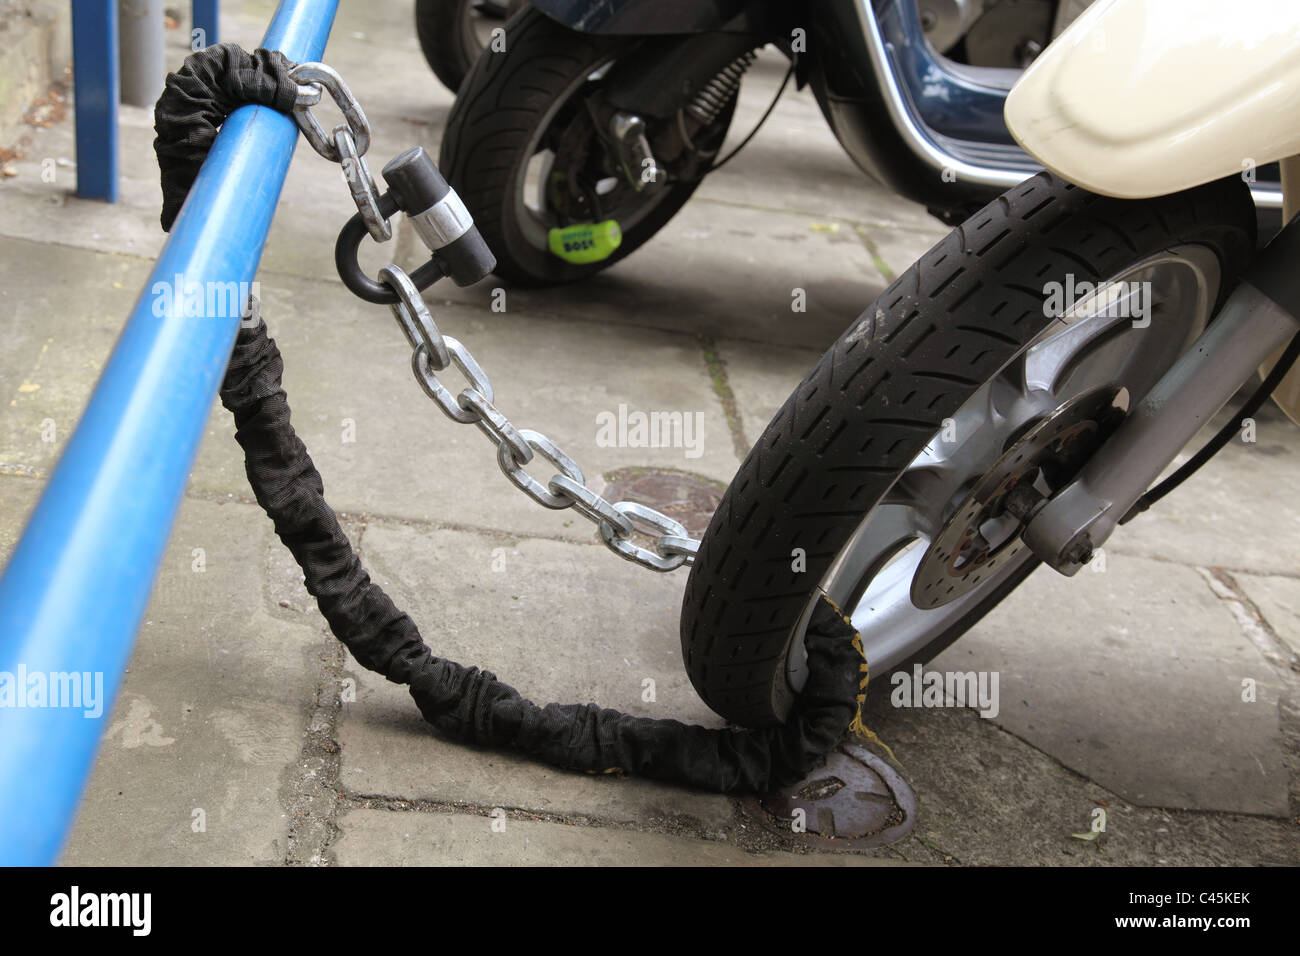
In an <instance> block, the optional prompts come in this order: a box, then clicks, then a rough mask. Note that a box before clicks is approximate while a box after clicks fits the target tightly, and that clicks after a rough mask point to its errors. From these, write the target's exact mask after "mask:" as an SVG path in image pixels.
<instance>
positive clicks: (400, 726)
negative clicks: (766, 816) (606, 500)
mask: <svg viewBox="0 0 1300 956" xmlns="http://www.w3.org/2000/svg"><path fill="white" fill-rule="evenodd" d="M363 549H364V555H365V557H364V560H365V563H366V565H367V567H368V568H369V570H370V572H371V575H372V577H373V578H374V579H375V580H376V581H377V582H379V584H380V585H381V586H382V587H383V588H384V589H385V590H387V591H388V593H389V594H390V595H391V596H392V597H393V599H394V601H396V602H397V604H398V606H399V607H401V608H402V609H404V610H406V611H407V612H408V613H409V614H410V615H411V616H412V618H413V619H414V620H415V622H416V624H417V625H419V626H420V627H421V628H422V630H423V633H424V637H425V641H426V642H427V643H428V644H429V645H430V646H431V647H432V648H433V650H434V653H435V654H437V655H439V656H440V657H446V658H450V659H451V660H455V661H458V662H460V663H462V664H466V665H476V666H479V667H483V668H486V669H488V670H491V671H493V672H494V673H496V675H497V676H498V677H499V678H500V679H501V680H503V681H505V682H506V683H508V684H510V685H512V686H514V687H515V688H516V689H517V690H519V692H520V693H522V694H523V695H524V696H525V697H528V698H529V699H531V700H533V701H534V702H536V703H539V704H544V703H547V702H551V701H557V702H561V703H570V702H579V703H585V702H588V701H593V702H596V703H598V704H600V705H601V706H603V707H612V708H615V709H618V710H622V711H625V712H627V713H631V714H634V715H637V716H646V717H661V718H663V717H671V718H674V719H677V720H682V721H685V722H687V723H697V724H702V725H704V726H709V727H720V726H722V725H723V721H722V720H721V719H720V718H719V717H717V716H716V715H715V714H713V713H712V712H711V711H710V710H709V709H708V708H707V707H706V706H705V705H704V703H703V702H702V701H701V700H700V699H699V697H698V696H697V695H696V694H695V691H694V690H693V689H692V688H691V686H690V682H689V680H688V679H687V677H686V675H685V672H684V671H683V668H682V665H681V650H680V645H679V643H678V637H677V619H678V608H679V605H680V601H681V591H682V588H683V587H684V585H685V576H684V574H665V575H660V574H654V573H651V572H647V571H644V570H642V569H640V568H636V567H634V566H632V565H630V564H628V563H626V562H624V561H621V560H619V559H618V558H616V557H615V556H614V555H612V554H610V553H609V552H607V551H606V549H605V548H603V547H595V546H589V545H588V546H583V545H576V544H569V543H562V542H556V541H547V540H535V539H534V540H514V541H512V540H510V539H507V538H501V537H497V536H485V535H475V534H470V533H466V532H460V531H445V530H444V531H433V532H423V531H420V530H418V529H412V528H408V527H403V526H391V525H388V524H375V523H371V524H370V525H369V526H368V527H367V529H366V532H365V535H364V538H363ZM494 566H495V567H499V568H500V569H501V570H499V571H496V570H493V568H494ZM348 675H349V676H351V677H353V678H354V679H355V680H356V681H357V700H356V701H355V702H354V703H347V704H344V705H343V709H342V712H341V715H340V718H339V730H338V736H339V741H340V744H341V745H342V747H343V760H342V765H341V770H340V776H339V779H340V784H341V786H342V787H344V788H345V790H346V791H347V792H350V793H353V794H362V795H378V796H384V797H389V798H398V799H407V800H433V801H440V802H454V801H457V800H463V801H468V802H470V803H474V804H480V805H492V806H498V805H499V806H505V807H512V808H520V809H526V810H533V811H543V812H548V813H563V814H579V815H586V816H592V817H599V818H602V819H610V820H623V821H634V822H640V823H648V822H650V821H654V820H660V821H662V820H670V819H685V820H691V821H695V822H697V823H698V824H700V825H703V826H706V827H725V826H726V825H727V824H728V823H729V821H730V820H731V818H732V807H731V803H730V801H729V800H728V799H727V798H726V797H723V796H719V795H716V794H705V793H693V792H690V791H687V790H683V789H681V788H677V787H667V786H663V785H660V784H657V783H654V782H652V781H648V780H643V779H640V778H628V779H607V778H602V777H594V776H590V775H587V774H578V773H567V772H563V771H558V770H554V769H551V768H548V767H545V766H542V765H540V764H538V763H536V762H535V761H531V760H525V759H521V758H519V757H517V756H514V755H511V754H508V753H503V752H499V751H496V752H493V751H486V750H482V749H477V748H467V747H464V746H461V745H459V744H452V743H449V742H447V741H444V740H441V739H439V738H437V737H435V736H434V735H433V733H432V731H431V730H430V729H429V728H428V727H427V725H425V724H424V723H423V721H422V719H421V717H420V715H419V712H418V711H417V710H416V708H415V705H414V703H413V702H412V701H411V699H410V696H409V694H408V693H407V691H406V689H405V688H403V687H398V686H396V685H394V684H390V683H388V682H387V681H385V680H384V679H383V678H381V677H378V675H374V674H371V673H368V672H363V671H361V669H360V668H358V667H357V666H356V665H355V664H354V663H351V662H349V666H348ZM650 698H653V699H650Z"/></svg>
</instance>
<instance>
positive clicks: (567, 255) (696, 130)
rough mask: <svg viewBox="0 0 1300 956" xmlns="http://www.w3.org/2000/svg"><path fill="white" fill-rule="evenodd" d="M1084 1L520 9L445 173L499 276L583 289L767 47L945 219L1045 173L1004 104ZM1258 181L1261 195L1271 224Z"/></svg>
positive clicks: (881, 0)
mask: <svg viewBox="0 0 1300 956" xmlns="http://www.w3.org/2000/svg"><path fill="white" fill-rule="evenodd" d="M1084 6H1086V3H1084V2H1082V0H919V2H918V0H822V2H818V3H814V4H807V5H795V4H785V3H773V2H756V0H717V2H713V3H702V4H687V5H683V4H661V3H655V2H653V0H600V2H593V0H533V3H532V5H531V8H528V9H524V10H522V11H521V12H520V13H519V15H518V16H516V17H514V18H512V19H511V21H510V22H509V23H508V24H507V26H506V27H505V36H504V41H505V42H504V46H505V49H504V50H503V51H502V52H499V53H492V54H490V55H485V56H482V57H481V58H480V59H479V60H478V61H477V63H476V64H475V65H474V68H473V69H472V70H471V71H470V74H469V75H468V76H467V77H466V79H465V82H464V85H463V87H462V88H461V89H460V93H459V95H458V97H457V100H456V105H455V107H454V108H453V110H452V112H451V115H450V117H449V118H448V124H447V130H446V133H445V135H444V137H443V142H442V151H441V158H440V166H441V168H442V169H443V171H444V172H445V173H446V175H447V177H448V179H449V180H450V181H451V182H452V184H453V185H454V186H455V188H456V189H457V191H458V192H459V194H460V195H461V196H462V197H463V198H464V200H465V202H466V204H467V205H468V207H469V209H470V211H471V212H472V213H473V215H474V218H475V221H476V222H477V223H478V225H479V228H480V229H481V230H482V232H483V235H484V237H485V238H486V239H487V241H488V243H489V245H490V246H491V248H492V250H493V251H494V252H495V253H496V256H497V261H498V266H497V274H498V275H499V276H501V277H502V278H503V279H505V280H507V281H509V282H512V283H515V284H519V285H547V284H554V283H561V282H568V281H573V280H575V279H580V278H583V277H584V276H588V275H591V274H592V273H594V272H597V271H599V270H601V269H604V268H607V267H609V266H610V265H611V264H613V263H615V262H617V261H619V260H620V259H621V258H623V257H625V256H627V255H628V254H630V253H631V252H632V251H634V250H635V249H636V248H638V247H639V246H640V245H642V244H643V243H644V242H646V241H647V240H648V239H650V237H651V236H653V235H654V234H655V233H656V232H657V231H658V230H659V229H660V228H662V227H663V226H664V224H665V223H667V222H668V221H669V220H670V219H671V218H672V216H673V215H674V214H675V213H676V212H677V210H678V209H680V208H681V206H682V205H683V204H684V203H685V202H686V201H687V199H688V198H689V197H690V195H691V194H692V193H693V192H694V190H695V189H696V188H697V187H698V185H699V183H700V181H701V180H702V179H703V178H704V177H705V176H707V175H708V174H709V173H710V172H711V171H712V170H714V169H715V168H716V167H717V165H718V164H719V163H720V162H721V161H723V160H725V158H726V157H725V156H720V155H719V151H720V148H721V147H722V144H723V140H724V138H725V137H726V135H727V132H728V128H729V126H730V124H731V119H732V115H733V113H734V110H735V106H736V97H737V93H738V90H739V87H740V85H741V83H742V81H743V79H744V77H745V75H746V71H747V70H748V69H749V67H750V66H751V65H752V63H753V62H754V59H755V57H756V51H757V50H758V49H759V48H761V47H763V46H765V45H767V44H771V45H773V46H775V47H776V48H777V49H779V50H780V51H781V52H782V53H783V54H785V56H787V57H788V58H790V60H791V69H792V72H793V76H794V79H795V80H796V82H797V83H798V84H799V85H800V86H801V87H802V86H805V85H806V86H810V87H811V88H812V91H813V93H814V95H815V96H816V98H817V102H818V105H819V106H820V108H821V111H822V113H823V115H824V116H825V117H826V120H827V122H828V123H829V124H830V127H831V129H832V130H833V131H834V134H835V136H836V137H837V138H838V140H839V142H840V143H841V144H842V145H843V147H844V149H845V151H846V152H847V153H848V154H849V155H850V156H851V157H852V158H853V159H854V161H855V162H856V163H857V164H858V165H859V166H860V167H861V168H862V169H863V170H864V171H865V172H866V173H868V174H869V175H870V176H871V177H872V178H874V179H876V180H877V181H879V182H881V183H883V184H884V185H885V186H887V187H889V188H890V189H892V190H894V191H895V192H898V193H899V194H901V195H903V196H905V197H907V198H908V199H912V200H914V201H916V202H919V203H922V204H923V205H925V206H926V207H927V208H928V209H929V210H930V211H931V212H932V213H933V214H934V215H936V216H938V217H939V218H940V219H941V220H942V221H944V222H946V223H948V224H955V223H958V222H961V221H962V220H964V219H965V218H966V217H967V216H969V215H970V214H971V213H972V212H973V211H974V210H976V209H978V208H980V207H981V206H983V205H984V204H985V203H986V202H988V201H989V200H990V199H992V198H994V197H995V196H997V195H998V194H999V193H1001V192H1002V191H1003V190H1005V189H1007V188H1008V187H1010V186H1012V185H1015V184H1016V183H1019V182H1021V181H1022V180H1024V179H1025V177H1027V176H1030V175H1032V174H1033V173H1034V172H1036V171H1037V170H1038V169H1039V168H1040V167H1039V164H1038V163H1037V162H1036V161H1035V160H1034V159H1033V157H1031V156H1029V155H1027V154H1026V153H1025V152H1024V150H1022V149H1021V148H1020V147H1019V146H1018V145H1017V144H1016V142H1015V141H1014V139H1013V137H1012V135H1011V133H1010V132H1009V131H1008V130H1007V128H1006V124H1005V123H1004V122H1003V119H1002V108H1003V104H1004V103H1005V101H1006V97H1007V93H1008V91H1009V90H1010V89H1011V87H1012V84H1013V83H1014V82H1015V81H1016V79H1017V78H1018V77H1019V76H1020V73H1021V70H1022V68H1023V67H1025V66H1026V65H1028V64H1030V63H1032V62H1033V61H1034V58H1035V57H1036V56H1037V55H1038V54H1039V52H1040V51H1041V50H1042V49H1043V48H1044V47H1045V46H1046V45H1047V44H1048V42H1049V41H1050V40H1051V37H1052V36H1053V35H1055V34H1056V33H1058V32H1059V31H1060V30H1061V29H1063V28H1064V26H1065V25H1066V24H1067V23H1068V22H1070V20H1071V19H1072V18H1073V17H1075V16H1076V15H1077V14H1078V13H1079V11H1080V9H1081V8H1082V7H1084ZM1219 18H1221V15H1220V17H1219ZM1216 19H1218V18H1216ZM742 145H743V144H742ZM1267 173H1268V170H1266V169H1264V168H1261V169H1260V170H1259V171H1258V175H1259V183H1258V184H1257V186H1256V189H1255V192H1256V199H1257V202H1259V203H1260V205H1261V206H1263V207H1265V208H1267V209H1270V210H1276V209H1278V208H1280V205H1281V193H1280V191H1279V190H1278V188H1277V185H1276V183H1271V182H1268V181H1267V180H1268V175H1267Z"/></svg>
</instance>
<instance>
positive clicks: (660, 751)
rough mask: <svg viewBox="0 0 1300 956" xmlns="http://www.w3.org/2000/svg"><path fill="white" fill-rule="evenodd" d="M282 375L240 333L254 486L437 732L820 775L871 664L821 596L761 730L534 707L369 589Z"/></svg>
mask: <svg viewBox="0 0 1300 956" xmlns="http://www.w3.org/2000/svg"><path fill="white" fill-rule="evenodd" d="M283 370H284V363H283V361H282V359H281V357H280V352H279V350H278V349H277V348H276V346H275V342H274V341H272V340H271V339H270V338H269V337H268V336H267V334H266V326H265V324H264V323H261V322H259V323H258V325H257V326H256V327H255V328H251V329H250V328H243V329H241V330H240V332H239V337H238V340H237V341H236V344H235V350H234V354H233V356H232V358H231V362H230V366H229V369H228V371H227V373H226V378H225V382H224V384H223V385H222V389H221V401H222V404H223V405H225V406H226V408H227V409H229V410H230V411H231V412H232V413H234V416H235V426H236V433H235V437H236V439H237V440H238V442H239V444H240V446H241V447H242V448H243V450H244V458H245V471H246V472H247V475H248V481H249V484H250V485H252V487H253V492H254V494H255V495H256V497H257V501H258V504H260V505H261V506H262V508H263V509H264V510H265V511H266V513H267V514H268V515H269V516H270V517H271V519H272V521H273V522H274V523H275V532H276V534H277V535H279V537H280V540H281V541H283V542H284V544H285V545H286V546H287V547H288V548H289V550H290V551H291V552H292V553H293V556H294V558H295V559H296V560H297V562H298V564H299V566H300V567H301V568H302V570H303V575H304V583H305V584H306V586H307V590H308V591H309V592H310V593H311V594H312V596H314V597H315V598H316V602H317V605H318V606H319V607H320V610H321V613H322V614H323V615H324V616H325V619H326V620H327V621H328V622H329V625H330V628H331V629H332V630H333V632H334V634H335V635H336V636H337V637H338V638H339V640H341V641H342V642H343V643H344V644H345V645H347V647H348V650H350V651H351V652H352V655H353V656H354V657H355V658H356V659H357V661H358V662H360V663H361V664H362V665H363V666H365V667H367V668H369V669H370V670H373V671H377V672H379V673H380V674H383V675H384V676H385V677H387V678H388V679H389V680H390V681H393V682H395V683H399V684H406V685H409V687H410V691H411V696H412V697H413V698H414V699H415V703H416V705H417V706H418V707H419V708H420V712H421V713H422V714H423V715H424V718H425V720H427V721H428V722H429V723H430V724H432V725H433V726H434V727H435V728H437V730H439V731H440V732H442V733H443V734H446V735H448V736H450V737H453V738H455V739H457V740H462V741H466V742H469V743H477V744H486V745H494V746H508V747H513V748H516V749H518V750H521V751H523V752H525V753H529V754H532V755H534V756H536V757H539V758H541V759H543V760H546V761H548V762H550V763H552V764H554V765H556V766H559V767H564V768H567V769H573V770H586V771H593V772H607V771H610V770H620V771H625V772H628V773H635V774H641V775H644V776H648V777H655V778H658V779H661V780H668V781H674V782H677V783H681V784H687V785H690V786H694V787H698V788H701V789H707V790H714V791H720V792H733V791H751V792H763V791H766V790H770V789H773V788H776V787H780V786H784V785H786V784H789V783H793V782H794V781H796V780H798V779H800V778H801V777H803V776H804V775H805V774H806V773H808V772H809V771H810V770H812V769H813V768H814V767H815V766H817V765H818V764H819V763H820V760H821V758H822V756H823V755H824V754H825V753H826V752H827V751H829V750H830V749H831V748H832V747H834V746H835V744H836V742H837V741H838V740H839V739H840V737H841V736H842V735H843V733H844V731H845V728H846V727H848V726H849V723H850V720H851V719H852V718H853V717H854V715H855V714H856V713H857V712H858V707H859V705H860V698H859V696H858V695H859V691H860V689H861V684H862V683H863V681H862V679H861V678H862V676H863V670H864V666H863V661H862V658H861V656H860V655H859V652H858V650H857V648H856V646H855V644H856V633H855V631H854V630H853V627H852V625H851V624H850V623H849V622H848V621H847V620H846V619H845V618H844V617H843V616H842V615H841V614H840V612H839V611H838V609H836V608H835V607H834V605H832V604H831V603H830V602H829V601H827V600H825V599H823V600H822V602H821V603H820V604H819V605H818V606H817V608H816V610H815V611H814V613H813V615H812V619H811V622H810V623H809V627H808V636H807V647H808V665H809V676H808V683H807V685H806V687H805V689H804V691H803V693H801V694H800V695H799V698H798V700H797V702H796V704H795V708H794V711H793V713H792V714H791V716H790V719H789V720H788V721H787V722H786V723H785V724H784V725H782V726H780V727H773V728H765V729H762V730H744V729H732V728H728V729H725V730H710V729H706V728H703V727H697V726H688V725H686V724H683V723H680V722H678V721H675V720H652V719H648V718H642V717H632V716H629V715H627V714H621V713H618V712H617V711H613V710H605V709H602V708H599V707H597V706H596V705H595V704H547V705H546V706H545V707H538V706H537V705H536V704H534V703H532V702H530V701H527V700H525V699H524V698H522V697H521V696H520V695H519V693H518V692H517V691H516V690H515V689H514V688H512V687H510V686H508V685H506V684H503V683H501V682H500V681H498V680H497V679H496V677H495V675H493V674H491V673H489V672H487V671H483V670H479V669H478V668H476V667H464V666H462V665H460V664H457V663H455V662H453V661H447V660H442V659H441V658H438V657H435V656H434V655H433V653H432V651H431V650H430V649H429V648H428V646H426V645H425V643H424V641H423V639H422V638H421V637H420V632H419V631H418V630H417V629H416V627H415V624H414V622H412V620H411V619H410V617H408V616H407V615H406V614H404V613H403V612H401V611H399V610H398V609H397V608H396V606H394V604H393V602H392V600H391V599H390V598H389V597H388V595H387V594H385V593H384V591H383V590H382V589H381V588H380V587H379V586H378V585H377V584H375V583H374V582H372V581H371V580H370V577H369V575H368V574H367V573H366V572H365V570H364V569H363V568H362V567H361V562H360V560H359V559H358V558H357V556H356V554H355V552H354V551H353V550H352V546H351V544H350V543H349V541H348V538H347V536H346V535H345V534H344V533H343V529H342V528H341V527H340V526H339V523H338V519H337V517H336V516H335V514H334V512H333V510H331V508H330V507H329V505H328V504H326V502H325V498H324V486H323V484H322V482H321V476H320V473H319V472H317V470H316V468H315V466H314V465H313V464H312V460H311V457H310V456H309V455H308V454H307V449H306V447H304V445H303V443H302V441H301V440H299V438H298V436H297V434H296V433H295V432H294V429H293V426H292V424H291V423H290V419H289V403H288V400H287V398H286V396H285V393H284V390H283V389H282V388H281V387H280V381H281V376H282V374H283Z"/></svg>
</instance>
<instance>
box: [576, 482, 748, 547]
mask: <svg viewBox="0 0 1300 956" xmlns="http://www.w3.org/2000/svg"><path fill="white" fill-rule="evenodd" d="M605 480H606V481H607V482H608V485H607V486H606V488H605V490H604V492H602V497H604V498H606V499H607V500H609V501H639V502H641V503H642V504H647V505H650V507H652V508H656V509H658V510H659V511H662V512H663V513H664V514H666V515H667V516H668V517H670V518H672V519H673V520H675V521H680V522H681V523H682V524H684V525H685V526H686V531H687V533H688V534H689V535H690V536H691V537H693V538H698V537H699V536H700V535H702V534H704V531H705V529H706V528H708V526H709V519H710V518H712V517H713V512H715V511H717V510H718V503H719V502H720V501H722V493H723V491H724V490H726V486H725V485H723V484H721V483H718V482H713V481H710V480H709V479H707V478H701V477H699V476H698V475H692V474H689V473H688V472H683V471H668V470H666V469H661V468H620V469H619V470H618V471H614V472H610V473H609V474H608V475H606V476H605Z"/></svg>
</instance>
